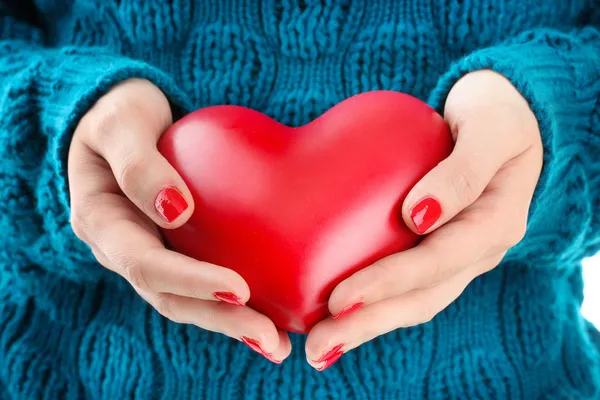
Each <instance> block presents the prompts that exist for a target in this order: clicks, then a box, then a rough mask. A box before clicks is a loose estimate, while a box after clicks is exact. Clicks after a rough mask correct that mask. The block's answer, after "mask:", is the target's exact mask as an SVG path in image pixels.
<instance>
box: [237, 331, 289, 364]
mask: <svg viewBox="0 0 600 400" xmlns="http://www.w3.org/2000/svg"><path fill="white" fill-rule="evenodd" d="M241 340H242V342H243V343H244V344H245V345H246V346H248V347H250V348H251V349H252V350H254V351H256V352H257V353H260V354H262V355H263V357H265V358H266V359H267V360H269V361H271V362H274V363H275V364H281V361H279V360H276V359H274V358H273V355H272V354H271V353H267V352H266V351H264V350H263V349H262V347H260V343H258V341H257V340H254V339H250V338H249V337H247V336H242V337H241Z"/></svg>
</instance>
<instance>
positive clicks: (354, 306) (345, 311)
mask: <svg viewBox="0 0 600 400" xmlns="http://www.w3.org/2000/svg"><path fill="white" fill-rule="evenodd" d="M364 305H365V303H363V302H360V303H356V304H352V305H349V306H346V307H344V308H342V311H340V312H339V313H338V314H337V315H334V317H333V319H338V318H341V317H343V316H345V315H348V314H350V313H353V312H354V311H356V310H358V309H359V308H361V307H362V306H364Z"/></svg>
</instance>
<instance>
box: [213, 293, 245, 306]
mask: <svg viewBox="0 0 600 400" xmlns="http://www.w3.org/2000/svg"><path fill="white" fill-rule="evenodd" d="M213 296H215V298H216V299H217V300H221V301H223V302H225V303H228V304H233V305H234V306H243V305H244V303H242V299H241V298H240V297H238V296H236V295H235V294H233V293H231V292H214V293H213Z"/></svg>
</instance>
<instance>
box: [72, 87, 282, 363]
mask: <svg viewBox="0 0 600 400" xmlns="http://www.w3.org/2000/svg"><path fill="white" fill-rule="evenodd" d="M171 123H172V116H171V109H170V106H169V103H168V101H167V99H166V98H165V96H164V94H163V93H162V92H161V91H160V90H159V89H158V88H157V87H155V86H154V85H152V84H151V83H150V82H149V81H145V80H138V79H133V80H129V81H126V82H124V83H122V84H121V85H119V86H117V87H115V88H114V89H113V90H111V91H110V92H109V93H108V94H106V95H105V96H104V97H102V98H101V99H100V100H99V101H98V102H97V103H96V104H95V106H94V107H93V108H92V109H91V110H90V111H89V112H88V113H87V114H86V115H85V116H84V117H83V118H82V120H81V121H80V123H79V125H78V127H77V129H76V132H75V135H74V137H73V141H72V143H71V147H70V150H69V166H68V169H69V185H70V192H71V193H70V195H71V208H72V215H71V222H72V227H73V230H74V231H75V233H76V234H77V236H78V237H79V238H80V239H81V240H83V241H84V242H86V243H87V244H88V245H89V246H90V247H91V249H92V251H93V253H94V255H95V256H96V258H97V259H98V261H99V262H100V263H101V264H102V265H103V266H104V267H106V268H108V269H110V270H112V271H114V272H116V273H118V274H120V275H121V276H122V277H124V278H125V279H127V280H128V281H129V283H130V284H131V285H132V286H133V288H134V289H135V290H136V291H137V292H138V293H139V294H140V296H142V297H143V298H144V299H145V300H146V301H147V302H148V303H150V304H151V305H152V306H154V308H156V309H157V310H158V311H159V312H160V313H161V314H162V315H164V316H165V317H167V318H169V319H171V320H173V321H175V322H180V323H187V324H194V325H197V326H199V327H201V328H204V329H207V330H210V331H214V332H220V333H223V334H225V335H228V336H231V337H233V338H236V339H238V340H242V341H243V342H245V343H246V344H247V345H249V346H250V347H252V348H253V349H254V350H256V351H258V352H261V353H262V354H263V355H264V356H265V357H267V358H268V359H269V360H271V361H274V362H281V361H282V360H283V359H284V358H286V357H287V356H288V355H289V353H290V351H291V343H290V341H289V338H288V336H287V334H286V333H285V332H283V331H281V330H278V329H277V328H276V327H275V325H274V324H273V322H271V320H269V319H268V318H267V317H265V316H264V315H262V314H259V313H258V312H256V311H254V310H252V309H250V308H248V307H243V306H242V305H243V304H245V303H246V302H247V301H248V299H249V297H250V291H249V288H248V285H247V284H246V282H245V281H244V280H243V279H242V277H241V276H240V275H238V274H237V273H236V272H234V271H232V270H230V269H226V268H222V267H219V266H216V265H212V264H208V263H204V262H199V261H196V260H194V259H191V258H188V257H186V256H183V255H181V254H178V253H176V252H173V251H169V250H167V249H165V247H164V245H163V242H162V240H161V236H160V234H159V230H158V226H160V227H162V228H166V229H172V228H177V227H179V226H181V225H182V224H183V223H185V221H186V220H187V219H188V218H189V217H190V215H191V214H192V212H193V210H194V203H193V199H192V196H191V194H190V192H189V190H188V188H187V187H186V185H185V183H184V182H183V180H182V179H181V177H180V176H179V174H178V173H177V172H176V171H175V170H174V169H173V167H171V165H170V164H169V163H168V162H167V161H166V160H165V159H164V158H163V157H162V155H161V154H160V153H159V152H158V150H157V147H156V144H157V142H158V140H159V138H160V136H161V134H162V133H163V132H164V131H165V130H166V129H167V128H168V127H169V126H170V125H171ZM219 300H220V301H219Z"/></svg>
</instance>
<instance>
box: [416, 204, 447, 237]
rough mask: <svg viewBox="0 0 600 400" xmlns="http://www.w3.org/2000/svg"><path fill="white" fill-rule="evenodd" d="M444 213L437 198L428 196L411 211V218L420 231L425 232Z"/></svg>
mask: <svg viewBox="0 0 600 400" xmlns="http://www.w3.org/2000/svg"><path fill="white" fill-rule="evenodd" d="M441 215H442V206H441V204H440V203H439V201H437V200H436V199H434V198H432V197H427V198H425V199H423V200H421V201H420V202H419V203H418V204H417V205H416V206H414V207H413V209H412V210H411V212H410V218H411V219H412V221H413V223H414V224H415V228H416V229H417V232H419V233H425V232H427V230H428V229H429V228H431V227H432V226H433V224H435V222H436V221H437V220H438V219H439V218H440V216H441Z"/></svg>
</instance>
